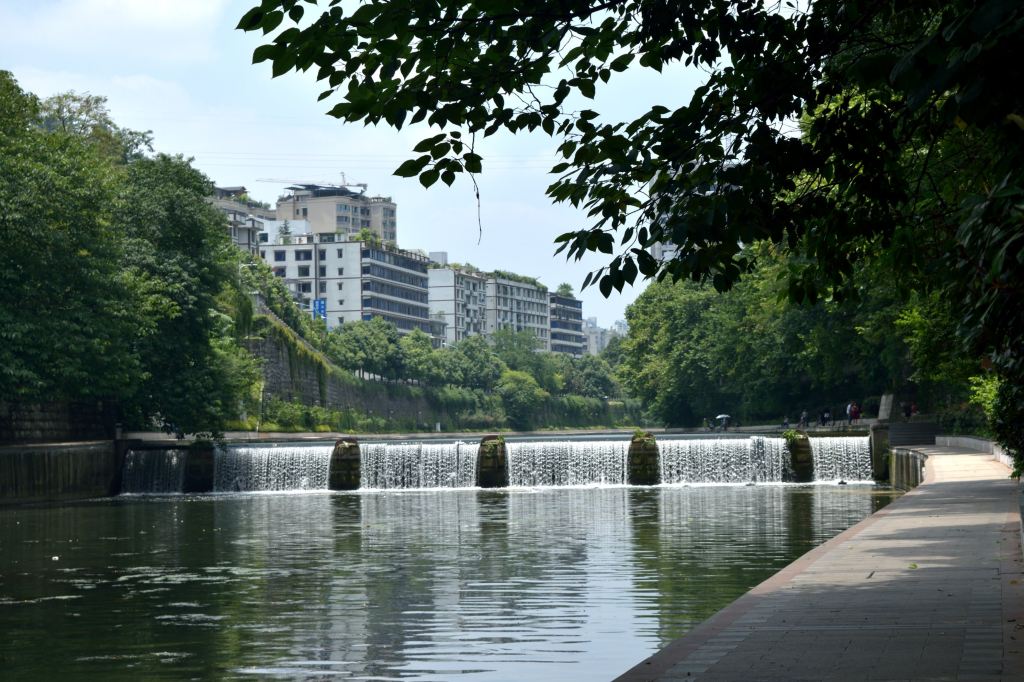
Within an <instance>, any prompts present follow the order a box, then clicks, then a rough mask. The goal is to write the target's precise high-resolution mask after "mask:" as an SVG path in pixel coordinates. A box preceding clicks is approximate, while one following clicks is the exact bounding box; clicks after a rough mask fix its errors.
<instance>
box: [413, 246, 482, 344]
mask: <svg viewBox="0 0 1024 682" xmlns="http://www.w3.org/2000/svg"><path fill="white" fill-rule="evenodd" d="M446 255H447V254H446ZM434 256H435V254H434V253H432V254H431V259H432V260H434V258H433V257H434ZM445 261H447V258H446V259H445ZM435 262H438V261H437V260H435ZM427 276H428V278H429V282H430V316H431V318H432V319H435V320H443V321H444V322H445V343H446V344H448V345H451V344H453V343H458V342H459V341H462V340H463V339H465V338H468V337H470V336H477V335H480V334H483V333H484V311H485V309H486V302H487V298H486V285H487V277H486V276H485V275H483V274H482V273H479V272H475V271H474V272H470V271H468V270H463V269H461V268H457V267H447V268H432V269H431V270H429V271H428V272H427Z"/></svg>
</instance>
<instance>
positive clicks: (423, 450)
mask: <svg viewBox="0 0 1024 682" xmlns="http://www.w3.org/2000/svg"><path fill="white" fill-rule="evenodd" d="M812 467H813V470H812ZM871 478H872V465H871V448H870V445H869V439H868V438H866V437H836V438H810V439H806V438H804V439H801V440H800V441H798V442H796V443H794V444H793V445H792V446H787V444H786V441H785V440H784V439H782V438H776V437H768V436H751V437H747V438H665V439H663V440H655V439H654V438H653V437H652V436H650V435H647V436H646V437H644V438H634V439H633V440H632V441H628V440H599V441H587V440H576V441H554V440H553V441H534V442H509V443H505V442H503V441H502V440H501V439H498V438H495V437H488V438H485V439H484V440H483V441H482V443H481V444H477V443H465V442H449V443H435V442H429V441H428V442H421V443H415V442H413V443H363V444H360V443H358V442H357V441H356V440H354V439H343V440H340V441H338V443H336V444H335V445H334V446H333V447H332V446H329V445H287V444H285V445H265V446H231V447H226V448H220V449H217V450H213V449H212V448H207V449H203V448H196V447H192V448H144V447H132V448H130V449H128V450H127V451H126V452H125V454H124V457H123V462H122V465H121V475H120V476H119V483H120V488H119V490H120V492H122V493H131V494H139V493H157V494H161V493H163V494H166V493H181V492H186V493H197V492H210V491H216V492H244V491H282V490H327V489H331V490H355V489H356V488H360V489H365V490H405V489H442V488H473V487H485V488H488V487H506V486H512V487H530V488H532V487H564V486H593V485H657V484H659V483H660V484H667V485H680V484H701V483H721V484H744V483H777V482H783V481H794V482H796V481H812V480H813V481H815V482H822V483H829V482H836V481H840V480H842V481H867V480H871ZM117 490H118V489H117V488H115V492H116V491H117Z"/></svg>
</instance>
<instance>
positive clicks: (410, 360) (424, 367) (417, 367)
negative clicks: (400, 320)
mask: <svg viewBox="0 0 1024 682" xmlns="http://www.w3.org/2000/svg"><path fill="white" fill-rule="evenodd" d="M399 346H400V347H401V349H402V357H403V359H404V362H405V372H404V376H405V378H407V379H414V380H416V381H419V382H421V383H423V384H426V385H428V386H441V385H444V384H445V383H446V381H445V378H446V377H445V371H444V364H443V361H442V359H441V355H440V353H438V351H436V350H434V345H433V343H432V342H431V340H430V337H429V336H427V334H425V333H424V332H423V331H421V330H419V329H416V330H414V331H412V332H410V333H409V334H406V335H405V336H403V337H402V338H401V339H400V340H399Z"/></svg>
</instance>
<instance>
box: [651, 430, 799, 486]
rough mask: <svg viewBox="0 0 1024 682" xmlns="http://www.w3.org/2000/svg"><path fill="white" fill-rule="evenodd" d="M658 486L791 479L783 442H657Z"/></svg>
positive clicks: (754, 438)
mask: <svg viewBox="0 0 1024 682" xmlns="http://www.w3.org/2000/svg"><path fill="white" fill-rule="evenodd" d="M658 451H659V468H660V474H661V483H667V484H680V483H777V482H781V481H784V480H789V479H790V478H791V467H790V464H789V451H788V449H787V448H786V441H785V440H784V439H782V438H768V437H765V436H752V437H750V438H696V439H673V440H664V441H659V442H658Z"/></svg>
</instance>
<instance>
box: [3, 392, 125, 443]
mask: <svg viewBox="0 0 1024 682" xmlns="http://www.w3.org/2000/svg"><path fill="white" fill-rule="evenodd" d="M114 414H115V413H114V409H113V406H112V405H109V404H108V405H105V404H103V403H102V402H96V403H57V402H55V403H36V404H14V403H6V402H0V445H6V444H11V443H61V442H67V441H76V440H100V439H106V438H113V436H114V419H115V418H114Z"/></svg>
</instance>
